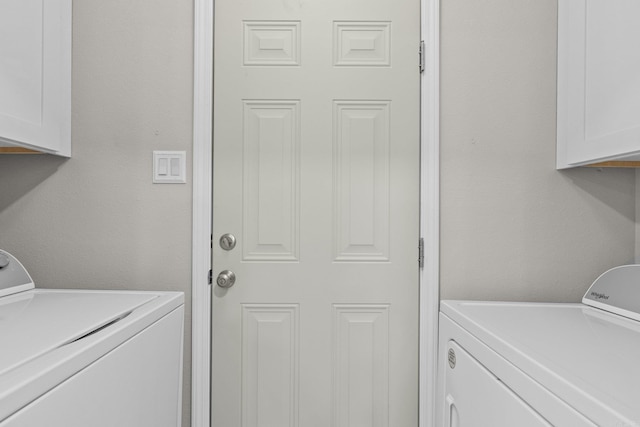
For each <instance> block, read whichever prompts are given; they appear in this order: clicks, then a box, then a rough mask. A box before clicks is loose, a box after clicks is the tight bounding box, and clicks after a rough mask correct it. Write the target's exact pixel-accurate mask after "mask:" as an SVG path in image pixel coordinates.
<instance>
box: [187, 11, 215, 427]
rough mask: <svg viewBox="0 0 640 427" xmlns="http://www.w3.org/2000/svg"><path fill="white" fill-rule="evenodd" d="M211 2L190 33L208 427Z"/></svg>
mask: <svg viewBox="0 0 640 427" xmlns="http://www.w3.org/2000/svg"><path fill="white" fill-rule="evenodd" d="M213 1H214V0H195V1H194V2H193V5H194V21H193V26H194V30H193V31H194V34H193V36H194V37H193V171H192V172H193V178H192V179H193V181H192V182H193V211H192V215H193V217H192V221H193V224H192V233H193V235H192V252H191V257H192V261H191V262H192V270H191V287H192V288H191V319H192V321H191V425H192V426H193V427H209V425H210V418H211V417H210V413H209V411H210V410H209V406H210V395H211V392H210V390H211V384H210V378H211V345H212V343H211V322H210V321H209V319H210V318H211V304H210V301H211V285H209V277H208V276H209V270H210V269H211V212H212V188H211V172H212V140H213V126H212V117H213Z"/></svg>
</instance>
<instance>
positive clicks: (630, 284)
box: [582, 264, 640, 320]
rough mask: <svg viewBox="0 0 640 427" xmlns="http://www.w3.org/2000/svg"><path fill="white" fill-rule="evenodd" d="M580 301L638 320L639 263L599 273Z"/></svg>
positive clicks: (639, 310)
mask: <svg viewBox="0 0 640 427" xmlns="http://www.w3.org/2000/svg"><path fill="white" fill-rule="evenodd" d="M582 303H583V304H586V305H590V306H592V307H597V308H600V309H602V310H606V311H609V312H611V313H616V314H619V315H621V316H625V317H629V318H631V319H635V320H640V264H630V265H622V266H619V267H614V268H612V269H610V270H607V271H606V272H604V273H603V274H601V275H600V277H598V278H597V279H596V280H595V281H594V282H593V284H592V285H591V287H590V288H589V290H587V293H586V294H584V297H582Z"/></svg>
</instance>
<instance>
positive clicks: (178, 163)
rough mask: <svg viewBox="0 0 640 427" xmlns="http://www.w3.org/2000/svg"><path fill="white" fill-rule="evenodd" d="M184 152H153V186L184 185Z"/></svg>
mask: <svg viewBox="0 0 640 427" xmlns="http://www.w3.org/2000/svg"><path fill="white" fill-rule="evenodd" d="M186 173H187V152H186V151H154V152H153V182H154V184H184V183H186V182H187V178H186V176H187V175H186Z"/></svg>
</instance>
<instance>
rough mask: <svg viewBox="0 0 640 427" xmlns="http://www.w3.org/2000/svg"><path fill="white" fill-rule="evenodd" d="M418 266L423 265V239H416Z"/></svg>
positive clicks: (421, 266)
mask: <svg viewBox="0 0 640 427" xmlns="http://www.w3.org/2000/svg"><path fill="white" fill-rule="evenodd" d="M418 267H420V268H423V267H424V239H423V238H422V237H421V238H420V239H418Z"/></svg>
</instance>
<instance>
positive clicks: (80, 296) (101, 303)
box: [0, 289, 158, 376]
mask: <svg viewBox="0 0 640 427" xmlns="http://www.w3.org/2000/svg"><path fill="white" fill-rule="evenodd" d="M157 297H158V295H154V294H150V293H119V292H109V291H106V292H91V291H90V292H86V291H84V292H83V291H47V290H37V289H36V290H30V291H25V292H21V293H19V294H15V295H10V296H7V297H4V298H0V337H2V351H0V376H1V375H3V374H5V373H7V372H9V371H11V370H13V369H16V368H17V367H19V366H21V365H24V364H26V363H28V362H30V361H32V360H34V359H36V358H38V357H40V356H42V355H43V354H45V353H48V352H50V351H52V350H55V349H56V348H60V347H63V346H65V345H66V344H69V343H72V342H74V341H77V340H79V339H81V338H83V337H86V336H88V335H91V334H92V333H93V332H96V331H98V330H101V329H103V328H104V327H105V326H108V325H112V324H114V323H115V322H117V321H119V320H121V319H123V318H125V317H127V316H128V315H129V314H130V313H132V312H133V311H134V310H135V309H136V308H138V307H140V306H142V305H144V304H146V303H148V302H149V301H151V300H154V299H156V298H157Z"/></svg>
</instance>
